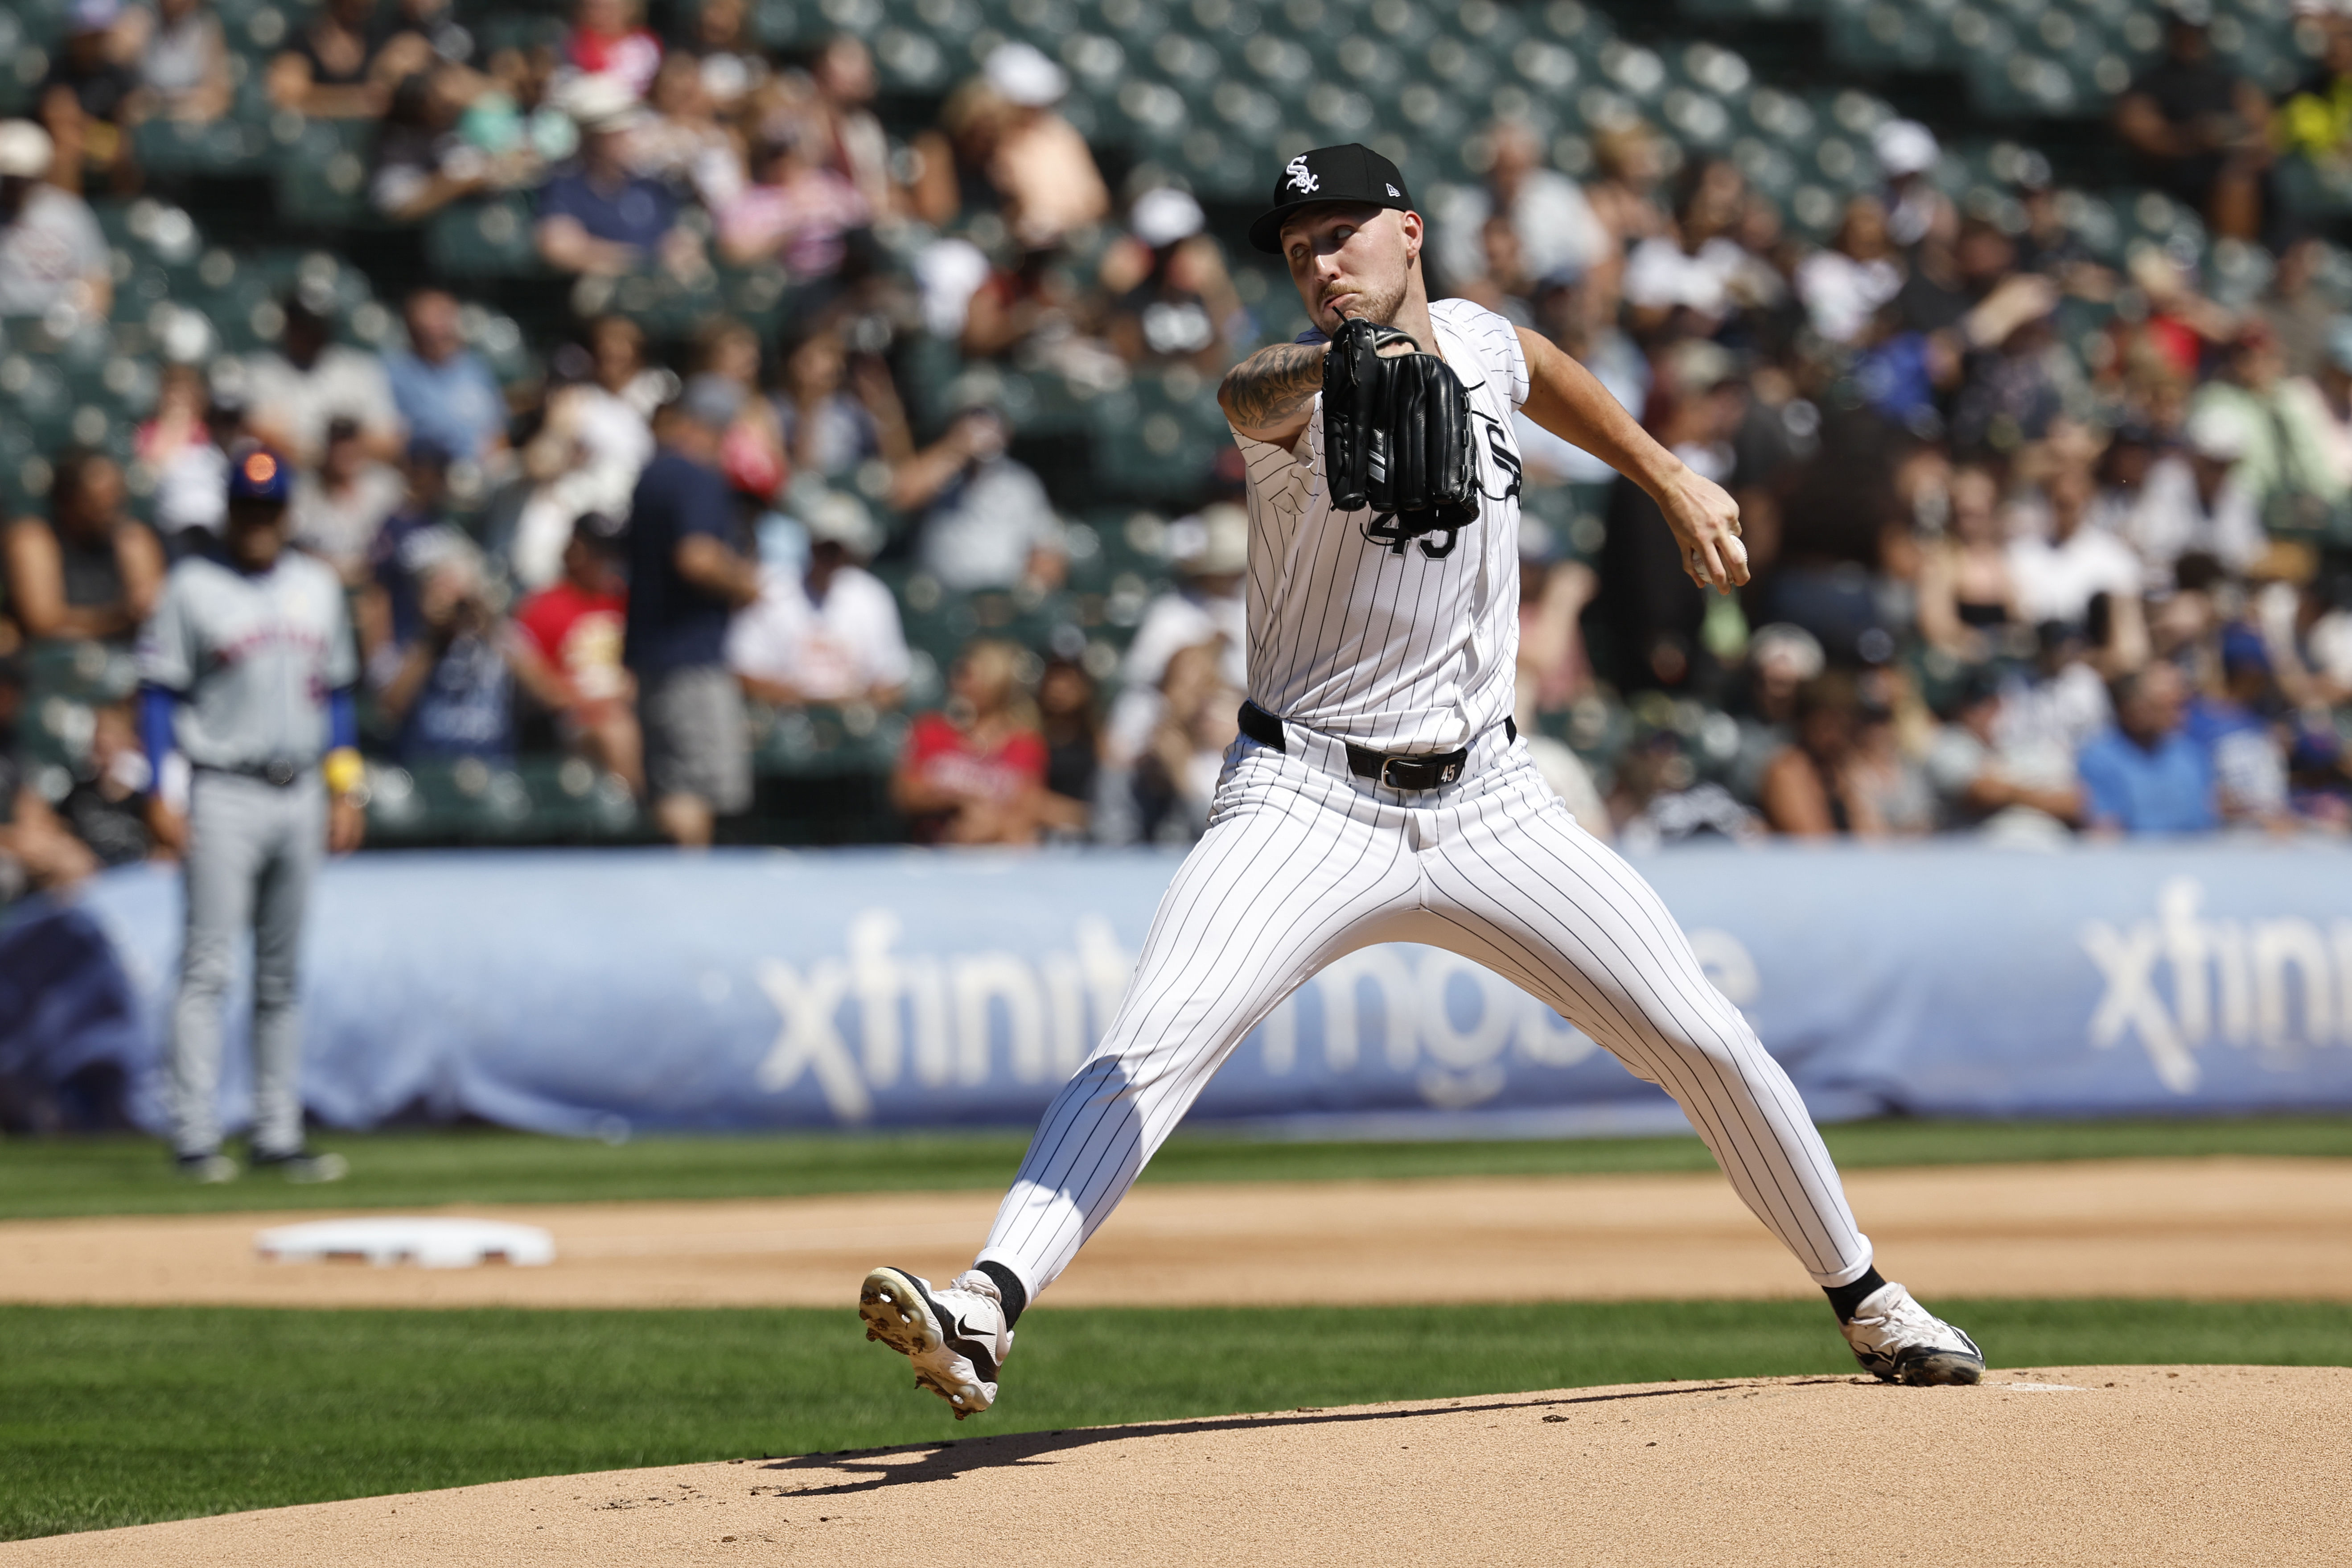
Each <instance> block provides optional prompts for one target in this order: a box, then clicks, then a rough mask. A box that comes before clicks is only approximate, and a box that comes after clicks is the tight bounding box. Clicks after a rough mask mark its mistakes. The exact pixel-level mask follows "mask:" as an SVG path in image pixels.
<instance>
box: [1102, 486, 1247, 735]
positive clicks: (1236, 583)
mask: <svg viewBox="0 0 2352 1568" xmlns="http://www.w3.org/2000/svg"><path fill="white" fill-rule="evenodd" d="M1170 532H1171V534H1175V535H1177V536H1178V538H1179V539H1180V540H1181V543H1180V544H1179V546H1178V548H1177V550H1176V551H1175V552H1174V553H1175V555H1176V567H1177V570H1178V571H1179V572H1181V574H1183V581H1182V582H1181V583H1180V584H1177V585H1176V586H1175V587H1174V588H1171V589H1170V590H1169V591H1168V592H1167V593H1165V594H1162V595H1160V596H1159V597H1158V598H1156V599H1154V600H1152V601H1151V603H1150V605H1148V606H1147V607H1146V608H1145V610H1144V612H1143V620H1142V622H1141V624H1140V625H1139V626H1137V627H1136V628H1135V640H1134V641H1133V642H1131V643H1129V644H1128V645H1127V658H1126V660H1125V661H1124V662H1123V663H1122V664H1121V665H1120V666H1119V672H1118V678H1119V683H1120V690H1119V694H1118V701H1117V702H1115V703H1113V704H1112V705H1111V710H1110V723H1109V724H1108V727H1107V728H1108V745H1107V748H1106V752H1107V755H1106V758H1105V760H1106V761H1107V762H1108V763H1109V765H1111V766H1112V767H1124V766H1127V765H1128V764H1129V763H1133V762H1134V761H1135V759H1136V758H1137V757H1138V756H1139V755H1140V754H1141V753H1142V751H1143V748H1144V747H1145V745H1146V744H1148V743H1149V742H1150V740H1151V731H1152V727H1153V726H1154V725H1156V724H1157V723H1159V721H1160V706H1161V702H1160V678H1161V677H1162V676H1164V675H1165V674H1167V672H1168V661H1169V660H1170V659H1171V658H1174V657H1175V656H1176V655H1177V653H1178V652H1180V651H1181V650H1182V649H1184V648H1188V647H1197V646H1199V645H1200V644H1202V643H1205V642H1211V641H1213V640H1215V639H1216V638H1218V637H1223V638H1224V652H1223V658H1222V661H1221V666H1220V674H1221V675H1222V676H1223V679H1224V682H1225V684H1226V685H1228V686H1230V687H1232V688H1233V689H1234V690H1236V691H1240V690H1244V689H1246V688H1247V685H1248V682H1249V654H1248V648H1249V634H1248V630H1247V625H1246V623H1247V620H1248V616H1249V597H1248V595H1246V594H1245V593H1244V592H1243V585H1242V578H1243V574H1244V573H1246V572H1247V571H1248V570H1249V513H1247V512H1245V511H1244V510H1242V509H1241V508H1240V507H1238V506H1235V505H1234V503H1233V502H1231V501H1218V502H1215V503H1213V504H1212V505H1209V506H1204V507H1202V509H1201V510H1200V514H1199V515H1198V516H1196V517H1188V518H1179V519H1177V520H1176V521H1175V522H1174V523H1172V524H1171V525H1170Z"/></svg>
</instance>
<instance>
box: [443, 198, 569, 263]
mask: <svg viewBox="0 0 2352 1568" xmlns="http://www.w3.org/2000/svg"><path fill="white" fill-rule="evenodd" d="M531 223H532V216H531V208H530V200H529V198H528V197H525V196H522V195H515V194H509V195H499V196H490V197H487V198H483V199H480V200H476V201H466V202H455V203H452V204H451V205H448V206H446V207H444V208H442V209H441V210H440V211H439V212H437V213H436V214H434V215H433V216H432V217H431V218H430V219H429V220H428V221H427V222H426V225H425V258H426V260H427V261H428V262H429V263H430V264H431V266H432V267H433V268H434V270H436V272H441V273H446V274H447V275H449V276H451V277H456V278H545V277H551V276H552V274H551V271H550V270H549V268H547V266H546V265H545V264H544V263H542V262H541V260H540V258H539V251H538V250H537V248H536V247H534V246H533V245H532V242H531Z"/></svg>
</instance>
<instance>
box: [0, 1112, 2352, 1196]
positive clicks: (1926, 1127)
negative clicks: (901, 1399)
mask: <svg viewBox="0 0 2352 1568" xmlns="http://www.w3.org/2000/svg"><path fill="white" fill-rule="evenodd" d="M1823 1136H1825V1137H1826V1138H1827V1139H1828V1140H1829V1145H1830V1150H1831V1152H1832V1153H1834V1154H1835V1155H1836V1156H1837V1159H1838V1162H1839V1163H1841V1164H1843V1165H1845V1166H1848V1167H1853V1168H1859V1167H1863V1166H1871V1165H1948V1164H1972V1163H1986V1162H1994V1161H2016V1160H2088V1159H2119V1158H2125V1157H2131V1156H2140V1157H2147V1156H2158V1157H2162V1156H2178V1157H2183V1158H2186V1157H2193V1156H2199V1155H2214V1154H2266V1155H2294V1156H2326V1155H2333V1156H2336V1157H2339V1158H2340V1157H2347V1156H2352V1117H2338V1118H2311V1117H2294V1118H2288V1117H2277V1118H2256V1119H2245V1120H2233V1121H2082V1122H2052V1121H2037V1122H2003V1121H1864V1122H1853V1123H1849V1124H1847V1125H1844V1126H1837V1127H1830V1128H1826V1129H1824V1130H1823ZM319 1142H320V1146H321V1147H324V1148H329V1149H335V1150H340V1151H341V1152H344V1153H346V1154H348V1155H349V1156H350V1158H351V1162H352V1175H351V1179H350V1180H348V1181H345V1182H340V1183H337V1184H332V1185H329V1186H311V1187H296V1186H289V1185H287V1184H285V1183H284V1182H282V1181H278V1180H276V1179H274V1178H268V1177H252V1176H248V1177H247V1178H246V1179H245V1180H243V1181H239V1182H235V1183H231V1184H227V1185H224V1186H216V1187H194V1186H188V1185H185V1184H182V1183H180V1182H179V1181H177V1180H176V1179H175V1178H174V1177H173V1175H172V1173H171V1171H170V1168H169V1162H168V1161H166V1160H165V1158H164V1156H163V1150H162V1147H161V1146H160V1145H159V1144H157V1143H155V1142H152V1141H151V1140H147V1139H142V1138H130V1137H100V1138H34V1139H16V1140H9V1141H0V1218H27V1217H34V1216H40V1215H97V1214H140V1213H202V1212H208V1211H220V1210H234V1209H269V1208H394V1207H399V1208H411V1207H422V1206H429V1205H440V1204H453V1203H563V1202H591V1201H594V1202H611V1201H614V1200H619V1199H631V1198H667V1199H679V1198H742V1197H782V1196H790V1195H793V1194H805V1193H838V1192H875V1191H885V1190H892V1189H896V1190H902V1191H903V1190H921V1189H934V1188H954V1187H982V1188H986V1187H998V1186H1002V1185H1003V1184H1004V1183H1005V1182H1006V1181H1007V1180H1008V1179H1009V1178H1010V1177H1011V1176H1012V1174H1013V1168H1014V1166H1015V1165H1017V1164H1018V1163H1020V1159H1021V1151H1022V1150H1023V1148H1024V1147H1025V1145H1026V1143H1027V1136H1026V1134H1025V1133H1021V1132H969V1133H898V1134H890V1133H868V1134H848V1133H824V1134H800V1135H794V1136H784V1135H776V1136H769V1137H707V1138H682V1137H660V1138H641V1139H635V1140H633V1141H631V1142H625V1143H622V1144H618V1145H607V1144H604V1143H597V1142H583V1141H578V1140H572V1139H564V1138H547V1137H540V1136H536V1135H533V1134H530V1133H523V1132H504V1131H490V1130H464V1131H436V1132H386V1133H373V1134H357V1133H351V1134H341V1135H338V1134H333V1133H328V1134H324V1135H322V1136H321V1137H320V1140H319ZM1709 1166H1710V1162H1709V1160H1708V1158H1707V1154H1706V1150H1705V1149H1704V1148H1702V1147H1701V1146H1700V1145H1699V1142H1698V1141H1697V1140H1696V1138H1691V1137H1686V1136H1685V1137H1673V1138H1587V1139H1542V1140H1537V1139H1529V1140H1523V1141H1507V1142H1461V1143H1411V1142H1397V1143H1316V1142H1252V1141H1245V1140H1243V1139H1238V1138H1234V1137H1229V1136H1220V1135H1217V1134H1214V1133H1210V1132H1199V1133H1180V1134H1179V1135H1178V1136H1177V1137H1175V1138H1174V1139H1172V1140H1171V1141H1170V1142H1169V1143H1168V1145H1167V1146H1166V1147H1165V1148H1164V1149H1162V1150H1161V1151H1160V1154H1159V1156H1158V1158H1157V1159H1155V1160H1154V1161H1153V1162H1152V1164H1151V1167H1150V1170H1148V1171H1146V1172H1145V1173H1144V1178H1143V1179H1144V1180H1145V1181H1147V1182H1245V1181H1323V1180H1341V1179H1346V1180H1357V1179H1361V1178H1365V1177H1378V1176H1516V1175H1555V1174H1571V1173H1591V1172H1637V1171H1697V1170H1706V1169H1708V1168H1709Z"/></svg>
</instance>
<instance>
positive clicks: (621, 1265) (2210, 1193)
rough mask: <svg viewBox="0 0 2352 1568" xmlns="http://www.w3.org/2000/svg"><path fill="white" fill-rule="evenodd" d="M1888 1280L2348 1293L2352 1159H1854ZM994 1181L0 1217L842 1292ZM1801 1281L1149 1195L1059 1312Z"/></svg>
mask: <svg viewBox="0 0 2352 1568" xmlns="http://www.w3.org/2000/svg"><path fill="white" fill-rule="evenodd" d="M1846 1190H1847V1193H1848V1194H1850V1195H1851V1197H1852V1198H1853V1207H1854V1213H1855V1214H1856V1215H1858V1216H1859V1217H1860V1219H1861V1220H1862V1224H1863V1227H1864V1229H1865V1230H1867V1231H1868V1232H1869V1233H1870V1235H1871V1237H1872V1239H1873V1240H1874V1241H1875V1242H1876V1243H1877V1247H1878V1255H1879V1257H1880V1258H1883V1259H1885V1268H1886V1269H1887V1272H1888V1273H1889V1274H1890V1275H1892V1276H1893V1277H1895V1278H1896V1279H1902V1280H1903V1281H1904V1282H1905V1283H1906V1284H1907V1285H1909V1286H1910V1287H1911V1288H1912V1289H1915V1290H1916V1291H1918V1292H1919V1293H1920V1294H1921V1295H1922V1296H1924V1297H1943V1296H1958V1295H1977V1296H2186V1297H2196V1298H2202V1299H2208V1300H2211V1299H2225V1300H2226V1299H2242V1298H2245V1297H2249V1296H2257V1295H2259V1296H2263V1297H2269V1298H2281V1299H2301V1300H2337V1301H2347V1300H2352V1160H2251V1159H2221V1160H2170V1161H2168V1160H2117V1161H2084V1162H2079V1163H2058V1164H2043V1165H1951V1166H1939V1167H1933V1168H1927V1169H1917V1170H1864V1171H1854V1172H1851V1173H1848V1174H1847V1177H1846ZM996 1204H997V1194H994V1193H992V1192H964V1193H871V1194H844V1195H836V1196H830V1197H812V1198H790V1199H773V1200H751V1201H725V1202H713V1203H699V1204H673V1203H647V1204H544V1205H528V1206H526V1205H489V1206H484V1207H480V1208H471V1209H467V1210H466V1211H465V1212H467V1213H468V1214H473V1215H480V1216H483V1217H488V1218H496V1219H510V1220H520V1221H522V1222H524V1223H527V1224H531V1225H539V1226H546V1227H547V1228H548V1229H549V1230H551V1231H552V1232H553V1233H554V1237H555V1246H556V1261H555V1263H554V1265H553V1266H552V1267H551V1268H465V1269H436V1270H426V1269H420V1268H367V1267H365V1266H363V1265H349V1264H331V1263H330V1264H320V1263H311V1264H274V1263H264V1262H261V1261H259V1260H258V1259H257V1258H255V1256H254V1251H253V1237H254V1233H255V1231H257V1230H258V1229H260V1228H262V1227H264V1226H269V1225H272V1224H276V1223H278V1222H279V1221H281V1220H293V1219H316V1218H319V1217H320V1215H317V1214H315V1213H313V1214H304V1215H267V1214H232V1215H185V1216H179V1215H129V1216H124V1217H121V1218H111V1219H75V1220H15V1221H9V1222H5V1223H0V1300H11V1301H50V1302H116V1303H125V1304H152V1303H161V1302H215V1303H241V1304H245V1305H251V1306H279V1307H296V1306H322V1307H323V1306H334V1307H358V1306H381V1307H451V1306H476V1305H491V1304H499V1305H510V1306H523V1307H648V1306H678V1307H716V1306H825V1307H838V1306H840V1305H842V1304H843V1303H845V1302H847V1301H851V1300H856V1295H857V1282H858V1280H859V1279H863V1278H864V1277H865V1274H866V1269H867V1268H871V1267H872V1266H873V1265H875V1264H876V1263H884V1262H887V1263H899V1264H905V1265H907V1266H908V1267H909V1268H919V1269H923V1270H927V1271H929V1272H930V1273H931V1274H932V1277H933V1278H940V1277H945V1276H951V1275H953V1274H954V1273H956V1272H957V1271H958V1270H959V1269H961V1268H963V1267H964V1266H965V1263H966V1262H967V1261H968V1260H969V1259H970V1258H971V1255H972V1252H973V1250H974V1249H975V1248H976V1247H978V1246H979V1244H980V1242H981V1240H982V1237H985V1236H986V1235H987V1234H988V1224H989V1221H990V1219H991V1218H992V1217H993V1215H995V1213H996ZM1334 1276H1340V1277H1344V1278H1346V1279H1349V1282H1350V1283H1349V1290H1350V1294H1351V1298H1352V1299H1353V1300H1359V1301H1362V1302H1367V1303H1370V1302H1443V1301H1463V1300H1493V1299H1496V1298H1498V1297H1499V1298H1505V1299H1508V1300H1522V1301H1535V1300H1560V1301H1575V1300H1641V1299H1656V1298H1693V1297H1715V1298H1753V1297H1759V1296H1788V1297H1805V1296H1811V1295H1812V1294H1813V1288H1812V1286H1811V1283H1809V1282H1808V1281H1807V1280H1806V1279H1805V1276H1804V1274H1803V1273H1802V1272H1801V1270H1800V1269H1798V1268H1797V1267H1796V1266H1795V1265H1794V1264H1793V1263H1791V1262H1790V1258H1789V1255H1788V1253H1787V1252H1786V1251H1785V1250H1783V1249H1782V1247H1780V1243H1779V1242H1777V1241H1775V1240H1773V1239H1772V1237H1771V1236H1770V1235H1769V1233H1768V1232H1767V1231H1766V1230H1765V1229H1764V1227H1763V1226H1760V1225H1759V1224H1758V1223H1757V1222H1756V1219H1755V1217H1754V1216H1753V1215H1749V1214H1748V1211H1747V1210H1746V1209H1744V1208H1742V1207H1740V1206H1739V1200H1738V1198H1736V1197H1734V1196H1733V1195H1732V1193H1731V1188H1730V1186H1729V1184H1727V1183H1726V1182H1725V1181H1724V1179H1723V1178H1722V1177H1721V1176H1719V1175H1717V1174H1716V1173H1713V1172H1705V1173H1688V1174H1672V1175H1620V1176H1552V1177H1529V1178H1508V1179H1505V1178H1465V1179H1458V1180H1423V1181H1397V1182H1299V1183H1265V1184H1249V1185H1210V1184H1200V1185H1192V1184H1181V1185H1173V1184H1171V1185H1166V1186H1159V1185H1150V1186H1143V1187H1139V1188H1138V1189H1137V1190H1136V1191H1135V1192H1134V1194H1132V1195H1130V1196H1129V1199H1128V1201H1127V1202H1126V1203H1125V1204H1124V1205H1121V1206H1120V1208H1119V1211H1118V1214H1116V1215H1113V1216H1112V1217H1111V1220H1110V1222H1109V1223H1108V1225H1106V1226H1104V1227H1103V1228H1102V1231H1101V1232H1100V1234H1098V1235H1097V1236H1096V1237H1094V1239H1093V1240H1092V1241H1091V1242H1089V1243H1088V1244H1087V1249H1086V1251H1085V1253H1084V1254H1083V1255H1081V1256H1080V1258H1078V1261H1077V1264H1076V1267H1074V1268H1072V1269H1071V1270H1070V1272H1069V1274H1068V1275H1067V1276H1066V1277H1065V1278H1064V1279H1062V1280H1061V1281H1060V1282H1059V1283H1058V1284H1056V1285H1055V1288H1054V1291H1053V1294H1052V1295H1051V1296H1050V1297H1048V1298H1047V1299H1046V1304H1049V1305H1053V1306H1108V1305H1127V1304H1134V1303H1147V1304H1153V1305H1160V1306H1171V1307H1173V1306H1213V1305H1223V1304H1229V1303H1241V1304H1247V1305H1265V1304H1272V1303H1304V1302H1307V1301H1310V1300H1313V1299H1314V1293H1315V1292H1316V1291H1317V1290H1318V1289H1320V1288H1321V1284H1320V1282H1321V1281H1322V1280H1324V1279H1330V1278H1332V1277H1334Z"/></svg>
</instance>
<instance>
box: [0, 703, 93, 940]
mask: <svg viewBox="0 0 2352 1568" xmlns="http://www.w3.org/2000/svg"><path fill="white" fill-rule="evenodd" d="M23 700H24V691H23V689H22V687H21V686H20V685H19V684H18V680H17V675H16V668H15V664H14V661H13V660H12V661H10V662H9V663H8V664H7V665H6V666H5V667H0V908H5V906H7V905H8V904H10V903H13V902H15V901H16V900H18V899H20V898H23V897H24V896H25V895H26V894H27V893H36V892H40V891H43V890H44V889H51V888H69V887H71V886H73V885H74V884H75V883H76V882H79V881H80V880H81V879H83V878H85V877H88V876H89V874H90V873H91V872H93V871H95V870H97V869H98V858H97V857H96V856H94V855H92V854H91V853H90V851H89V846H88V845H86V844H84V843H82V841H81V840H80V839H79V838H76V837H74V836H73V832H72V830H71V829H70V828H68V827H67V826H65V825H64V824H63V823H61V822H59V821H58V817H57V814H56V812H54V811H53V810H51V809H50V806H49V803H48V802H47V800H46V799H44V798H42V795H41V792H40V791H39V790H37V789H36V788H34V787H33V785H32V784H31V782H30V781H29V780H28V779H26V776H25V769H24V764H23V763H22V762H21V761H19V760H18V753H17V750H16V715H17V710H18V707H19V705H20V704H21V703H22V702H23Z"/></svg>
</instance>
